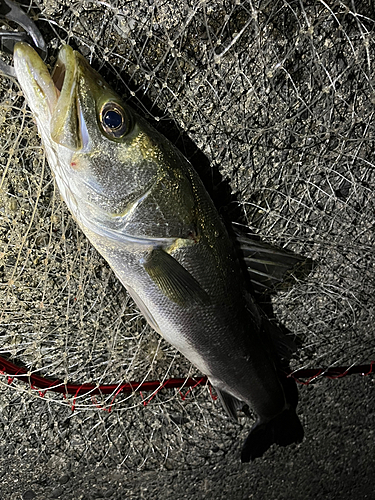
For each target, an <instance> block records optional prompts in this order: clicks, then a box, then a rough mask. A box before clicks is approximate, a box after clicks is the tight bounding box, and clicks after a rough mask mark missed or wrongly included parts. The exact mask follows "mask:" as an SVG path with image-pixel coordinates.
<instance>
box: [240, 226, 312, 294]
mask: <svg viewBox="0 0 375 500" xmlns="http://www.w3.org/2000/svg"><path fill="white" fill-rule="evenodd" d="M234 230H235V234H236V240H237V242H238V244H239V246H240V250H241V253H242V257H243V259H244V261H245V263H246V266H247V270H248V273H249V277H250V281H251V283H252V286H253V290H254V292H256V293H260V294H262V293H272V292H276V291H280V290H285V289H288V288H290V287H291V286H293V284H295V282H296V281H297V280H300V279H303V278H305V277H306V276H307V275H308V274H309V273H310V272H311V270H312V269H313V266H314V262H313V260H312V259H310V258H308V257H303V256H301V255H297V254H295V253H293V252H290V251H288V250H284V249H282V248H277V247H275V246H273V245H270V244H268V243H264V242H262V241H258V240H255V239H254V238H252V237H251V236H249V235H247V234H246V233H240V232H239V231H238V229H237V227H235V228H234Z"/></svg>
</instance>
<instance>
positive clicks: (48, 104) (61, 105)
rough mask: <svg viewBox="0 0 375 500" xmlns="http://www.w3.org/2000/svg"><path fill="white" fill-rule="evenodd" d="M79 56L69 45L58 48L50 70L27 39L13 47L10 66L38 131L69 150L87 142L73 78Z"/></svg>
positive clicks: (75, 81)
mask: <svg viewBox="0 0 375 500" xmlns="http://www.w3.org/2000/svg"><path fill="white" fill-rule="evenodd" d="M79 60H80V58H79V56H78V53H76V52H75V51H74V50H73V49H72V48H71V47H70V46H69V45H63V47H62V48H61V49H60V51H59V54H58V57H57V61H56V64H55V67H54V69H53V71H52V74H50V73H49V71H48V68H47V66H46V65H45V64H44V62H43V61H42V59H41V58H40V57H39V55H38V54H37V52H36V51H35V50H34V49H33V48H32V47H31V46H30V45H28V44H27V43H24V42H20V43H17V44H16V45H15V48H14V68H15V71H16V75H17V79H18V81H19V83H20V85H21V88H22V90H23V92H24V94H25V97H26V100H27V102H28V104H29V106H30V108H31V110H32V112H33V115H34V116H35V118H36V121H37V122H38V125H39V127H40V129H41V130H42V131H45V132H46V134H47V135H48V136H49V137H50V138H51V139H52V140H53V141H54V142H56V143H57V144H60V145H62V146H65V147H67V148H69V149H71V150H73V151H78V150H80V149H82V148H83V147H84V145H85V143H86V142H87V130H86V127H85V124H84V120H83V117H82V112H81V109H80V104H79V99H78V94H77V82H78V79H79V78H78V77H79V75H78V73H79V71H78V66H79Z"/></svg>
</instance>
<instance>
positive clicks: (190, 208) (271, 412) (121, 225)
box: [14, 43, 303, 461]
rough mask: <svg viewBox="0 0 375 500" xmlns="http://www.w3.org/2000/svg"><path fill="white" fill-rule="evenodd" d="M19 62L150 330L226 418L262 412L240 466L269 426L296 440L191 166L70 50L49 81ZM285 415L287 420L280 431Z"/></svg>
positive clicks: (36, 62) (24, 58) (74, 204)
mask: <svg viewBox="0 0 375 500" xmlns="http://www.w3.org/2000/svg"><path fill="white" fill-rule="evenodd" d="M14 60H15V61H14V64H15V70H16V74H17V78H18V81H19V83H20V85H21V87H22V89H23V92H24V94H25V96H26V99H27V101H28V104H29V106H30V108H31V110H32V112H33V115H34V117H35V120H36V122H37V126H38V130H39V132H40V135H41V138H42V142H43V145H44V149H45V152H46V155H47V159H48V161H49V164H50V166H51V169H52V171H53V173H54V176H55V179H56V182H57V185H58V187H59V190H60V193H61V195H62V197H63V199H64V200H65V202H66V204H67V206H68V207H69V209H70V211H71V213H72V214H73V217H74V218H75V220H76V221H77V223H78V225H79V226H80V228H81V229H82V231H83V232H84V233H85V234H86V236H87V237H88V239H89V240H90V241H91V243H92V244H93V245H94V246H95V248H96V249H97V250H98V251H99V252H100V254H101V255H102V256H103V257H104V258H105V259H106V260H107V262H108V263H109V265H110V266H111V268H112V269H113V270H114V272H115V274H116V275H117V277H118V278H119V280H120V281H121V283H122V284H123V285H124V286H125V287H126V288H127V290H128V291H129V293H130V295H131V296H132V297H133V299H134V300H135V302H136V303H137V305H138V306H139V308H140V310H141V312H142V313H143V314H144V316H145V317H146V319H147V321H148V322H149V324H150V325H151V326H152V328H154V329H155V330H156V331H157V332H159V333H160V334H161V335H162V336H163V337H164V338H165V339H166V340H167V341H168V342H170V343H171V344H172V345H173V346H175V347H176V348H177V349H178V350H179V351H180V352H181V353H182V354H183V355H185V356H186V357H187V358H188V359H189V360H190V361H191V362H192V363H193V364H194V365H195V366H196V367H197V368H198V369H199V370H200V371H201V372H202V373H204V374H205V375H207V376H208V377H209V379H210V381H211V383H212V384H213V386H214V387H215V388H217V389H218V391H219V394H220V395H221V398H222V400H223V403H224V405H225V406H226V408H227V410H228V411H229V413H231V414H234V413H235V406H236V401H239V402H243V403H247V404H248V405H249V406H251V407H252V408H253V409H254V410H255V412H256V413H257V415H258V417H259V418H258V424H257V425H256V426H255V427H254V429H253V431H252V433H250V436H249V438H248V441H247V444H246V445H245V448H246V450H247V451H246V450H245V452H243V456H242V458H243V460H244V461H248V460H249V459H252V458H255V457H256V456H259V455H260V454H261V453H262V452H263V451H264V450H263V448H264V447H265V445H264V444H259V443H258V442H257V441H259V440H260V441H262V440H263V442H265V441H267V439H266V440H264V436H263V434H264V433H266V434H267V433H268V434H269V428H270V425H273V424H270V422H271V423H272V422H277V424H276V426H278V427H279V428H280V429H279V430H278V431H277V432H281V433H283V435H286V434H288V433H289V435H290V436H291V437H289V438H285V439H284V438H280V439H279V438H277V437H276V438H275V437H274V438H273V441H272V439H271V438H270V439H269V440H271V441H272V442H277V443H279V444H289V443H290V442H295V441H300V440H301V439H302V436H303V431H302V427H301V425H300V423H299V421H298V417H297V416H296V415H295V413H294V408H292V407H291V405H290V404H289V402H288V401H287V397H286V394H285V390H284V385H285V384H283V382H282V380H281V379H280V375H279V373H278V370H277V368H276V366H275V360H274V357H273V355H272V353H271V349H270V348H269V343H268V339H267V338H266V337H267V334H266V332H265V329H264V327H263V323H264V320H263V318H262V316H261V314H260V313H259V311H258V308H257V306H256V305H255V303H254V301H253V299H252V298H251V296H250V295H249V294H247V293H245V292H244V290H245V286H244V276H243V274H242V271H241V268H240V263H239V261H238V258H237V255H236V252H235V250H234V246H233V243H232V241H231V239H230V237H229V236H228V233H227V230H226V228H225V226H224V224H223V223H222V221H221V219H220V217H219V215H218V213H217V210H216V209H215V207H214V205H213V203H212V201H211V199H210V197H209V196H208V194H207V192H206V190H205V188H204V187H203V185H202V182H201V180H200V178H199V177H198V175H197V174H196V172H195V171H194V169H193V168H192V166H191V164H190V163H189V162H188V160H187V159H186V158H185V157H184V156H183V155H182V154H181V153H180V152H179V151H178V150H177V149H176V148H175V147H174V146H173V145H172V144H171V143H170V142H169V141H168V140H167V139H166V138H165V137H164V136H162V135H161V134H159V133H158V132H157V131H155V130H154V129H153V128H152V127H151V126H150V125H149V124H148V123H147V122H146V121H145V120H144V119H143V118H141V117H140V116H138V115H137V114H136V113H135V112H134V111H133V110H132V109H130V108H129V107H128V106H126V105H125V104H124V103H123V102H122V100H121V99H120V98H119V96H118V95H117V94H115V93H114V92H113V91H112V90H111V89H110V88H109V86H108V85H107V84H106V83H105V82H104V81H103V80H102V78H101V77H100V75H98V74H97V73H96V72H95V71H94V70H92V68H91V67H90V66H89V64H88V63H87V61H86V60H85V59H84V58H83V57H82V56H81V55H80V54H79V53H77V52H74V51H73V50H72V49H71V47H69V46H63V47H62V49H61V50H60V53H59V57H58V61H57V64H56V67H55V70H54V72H53V74H52V76H51V75H50V74H49V72H48V70H47V68H46V66H45V64H44V63H43V62H42V61H41V59H40V58H39V57H38V55H37V54H36V53H35V52H34V50H33V49H32V48H31V47H30V46H28V45H27V44H24V43H20V44H18V45H16V48H15V53H14ZM280 415H284V416H285V415H287V418H284V416H283V417H282V419H281V420H282V423H280V421H281V420H280ZM284 420H285V421H286V423H285V422H284ZM267 426H268V430H267ZM288 427H289V430H288V429H287V431H285V428H288ZM290 428H295V431H293V430H290ZM272 432H274V431H272ZM277 432H276V433H277ZM262 433H263V434H262ZM274 434H275V432H274ZM251 436H253V437H252V438H251V439H250V437H251ZM254 436H255V438H254ZM262 436H263V437H262ZM249 439H250V441H249ZM284 441H285V443H284ZM268 446H269V445H268ZM268 446H267V447H268ZM249 450H250V451H249ZM259 450H261V451H259Z"/></svg>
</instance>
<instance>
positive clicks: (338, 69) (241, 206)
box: [0, 0, 375, 467]
mask: <svg viewBox="0 0 375 500" xmlns="http://www.w3.org/2000/svg"><path fill="white" fill-rule="evenodd" d="M31 15H33V16H34V19H36V22H37V25H38V27H39V29H40V30H41V31H42V33H43V35H44V36H45V38H46V40H47V41H48V46H49V54H50V55H49V58H48V63H49V64H50V65H51V67H52V66H53V63H54V61H55V59H56V55H57V49H58V47H59V46H60V45H61V43H63V42H66V43H70V44H71V45H73V47H74V48H76V49H78V50H79V51H80V52H81V53H82V54H83V55H84V56H85V57H86V58H87V59H88V60H89V61H90V63H91V64H92V65H93V66H94V67H95V69H97V70H98V71H99V72H100V73H101V74H102V75H103V77H104V78H105V79H106V80H107V81H109V82H110V83H111V84H112V86H113V87H114V88H115V90H117V91H118V92H119V93H120V94H123V95H125V96H126V99H127V101H128V102H129V104H130V105H131V106H133V107H135V108H137V109H138V111H139V112H140V113H141V114H143V115H144V116H146V118H147V119H148V120H149V121H150V122H151V123H152V124H153V125H154V126H155V127H156V128H158V129H159V130H160V131H162V132H163V133H165V134H166V135H167V136H168V137H169V138H170V139H171V140H172V141H173V142H174V143H176V144H177V146H178V147H179V148H180V149H181V150H182V151H183V152H184V154H185V155H186V156H187V157H188V158H189V159H190V160H191V162H192V163H193V165H194V166H195V168H196V169H197V170H198V172H199V173H200V174H201V175H202V177H203V178H204V179H205V182H206V183H207V184H208V185H210V186H211V192H212V194H213V197H214V200H215V202H216V204H217V205H218V207H219V209H220V211H221V213H222V214H223V215H224V216H225V217H226V218H227V220H228V219H229V218H232V219H233V220H234V221H235V222H237V223H239V224H241V225H244V226H246V227H247V229H248V230H249V231H250V232H252V233H253V234H255V235H258V236H260V237H261V238H262V239H263V240H265V241H267V242H269V243H272V244H276V245H278V246H280V247H285V248H288V249H290V250H293V251H295V252H297V253H299V254H303V255H306V256H309V257H312V258H313V259H314V260H315V261H316V262H317V265H316V267H315V269H314V270H313V272H312V273H311V274H310V275H309V276H308V277H307V278H306V279H305V280H303V281H300V282H296V284H295V285H294V286H293V287H292V288H290V289H288V290H286V291H282V292H279V293H277V294H276V295H275V296H274V297H273V307H274V311H275V315H276V317H277V319H278V320H279V321H280V322H281V323H282V324H284V325H285V326H286V327H287V328H288V329H290V330H291V331H292V332H294V333H295V334H296V335H298V337H299V338H300V339H301V340H302V342H303V343H302V347H301V348H300V349H299V351H298V352H297V353H296V354H295V356H294V358H293V360H292V368H293V369H295V370H297V369H301V368H314V367H322V368H328V367H332V366H339V365H347V366H352V365H357V364H366V363H368V362H369V361H370V360H372V359H373V358H374V348H373V335H374V333H373V332H374V327H373V324H374V298H373V297H374V285H375V280H374V262H375V260H374V194H373V192H374V180H375V173H374V154H373V151H374V135H373V134H374V130H373V114H374V104H375V92H374V86H373V85H374V80H373V76H372V74H373V65H374V61H373V58H374V34H373V30H374V18H375V16H374V12H373V11H372V10H371V9H370V7H369V4H368V3H367V2H349V1H347V2H327V3H325V2H324V1H320V2H299V1H290V0H288V1H287V0H284V1H270V2H253V1H224V2H220V1H218V2H214V1H213V2H204V1H191V2H187V1H184V2H170V3H169V2H163V1H155V2H145V1H140V2H137V1H135V2H129V3H123V2H111V3H105V2H86V1H78V2H70V1H65V2H64V3H61V2H54V1H48V2H47V1H46V2H36V3H35V4H34V10H31ZM0 132H1V133H0V141H1V150H0V169H1V172H0V173H1V190H0V234H1V238H0V276H1V285H0V294H1V295H0V297H1V298H0V301H1V324H0V328H1V330H0V356H3V357H5V358H6V359H8V360H10V361H12V362H13V363H15V364H18V365H19V366H23V367H26V369H27V370H28V371H29V372H30V373H35V374H37V375H40V376H44V377H51V378H58V379H60V380H62V381H63V382H68V381H69V382H73V383H74V384H87V383H91V384H94V385H96V386H98V385H101V384H121V383H123V382H124V381H138V382H142V381H150V380H160V381H161V382H163V381H165V380H166V379H169V378H174V377H176V378H186V379H188V378H189V377H197V378H199V377H200V375H201V374H200V373H199V372H197V370H196V369H195V368H194V367H193V366H191V365H190V364H189V363H188V362H187V361H186V359H185V358H184V357H183V356H181V355H180V354H179V353H178V352H176V351H175V350H174V349H173V348H172V347H171V346H170V345H168V344H167V343H165V342H164V341H163V340H161V339H160V338H159V336H158V335H157V334H156V333H154V332H153V331H151V329H150V328H149V327H148V326H147V325H146V323H145V320H144V319H143V318H142V316H141V315H140V313H139V311H138V310H137V308H136V307H135V305H134V304H133V302H132V300H131V299H130V298H129V297H128V295H127V294H126V291H125V290H124V289H123V287H122V286H121V284H120V283H119V282H118V281H117V279H116V277H115V276H114V274H113V273H112V271H111V270H110V269H109V267H108V265H107V264H106V263H105V262H104V260H103V259H102V258H101V257H100V256H99V255H98V253H97V252H96V251H95V250H94V249H93V248H92V247H91V245H90V243H89V242H88V241H87V240H86V238H85V237H84V236H83V234H82V233H81V232H80V230H79V229H78V228H77V226H76V225H75V223H74V221H73V220H72V219H71V216H70V214H69V213H68V211H67V209H66V207H65V205H64V203H63V202H62V201H61V199H60V197H59V194H58V192H57V188H56V187H55V184H54V181H53V178H52V176H51V172H50V169H49V167H48V165H47V164H46V162H45V158H44V153H43V150H42V149H41V146H40V140H39V138H38V135H37V131H36V127H35V125H34V123H33V120H32V117H31V114H30V112H29V110H28V108H27V107H26V105H25V102H24V99H23V96H22V93H21V91H20V90H19V87H18V85H17V84H16V83H15V82H11V81H10V80H9V79H7V78H0ZM10 382H11V383H10ZM1 392H2V396H1V398H2V400H1V401H2V403H1V404H2V406H3V408H4V411H5V412H6V415H8V416H7V419H8V424H7V425H8V426H9V425H10V426H11V424H12V422H13V421H14V420H15V419H16V418H17V417H16V416H17V411H18V410H17V408H19V407H20V406H23V405H26V406H27V405H29V406H31V407H32V406H33V405H40V402H39V399H40V398H42V400H43V404H44V405H45V407H46V408H48V409H49V410H48V411H46V413H45V414H44V415H43V417H41V422H40V423H39V424H38V425H41V426H42V425H46V426H47V427H48V425H50V419H52V417H51V416H50V415H51V412H57V413H58V415H59V417H58V422H59V424H58V425H59V426H62V427H63V426H64V425H68V424H67V423H66V422H69V419H70V418H72V417H71V407H72V406H74V408H75V414H76V415H77V414H78V415H79V417H77V418H80V419H81V424H79V425H82V426H83V427H84V428H85V431H82V434H81V435H79V433H78V434H77V436H76V440H77V444H76V445H74V446H76V447H75V448H74V446H73V445H72V444H64V445H63V444H61V443H60V450H63V449H64V446H67V447H68V448H69V449H70V450H72V449H73V448H74V450H78V451H74V453H76V454H77V456H78V455H80V454H82V453H84V452H85V450H86V451H87V449H88V447H89V443H90V446H91V448H92V451H91V453H92V455H93V456H102V455H103V454H102V455H100V453H99V452H97V451H96V450H95V447H94V445H93V444H92V439H93V436H96V435H97V434H98V433H100V434H104V436H105V440H107V444H108V447H107V451H106V452H105V454H104V456H106V455H107V454H109V455H111V454H112V455H111V456H112V457H113V459H114V460H116V461H117V463H126V464H127V465H128V466H129V467H132V466H134V467H135V466H136V467H143V466H145V464H146V463H147V464H148V466H149V467H153V466H154V465H155V464H160V460H162V462H163V463H167V462H168V460H172V461H173V459H174V458H173V457H174V454H175V453H177V454H178V456H179V460H181V449H182V450H183V456H184V457H185V458H184V460H186V463H188V464H189V466H191V465H194V464H195V463H197V464H199V463H200V462H199V461H200V460H202V457H201V456H199V455H198V456H197V455H192V453H191V452H190V451H189V440H190V439H191V435H192V434H193V433H194V432H200V433H204V434H205V439H206V440H207V442H210V440H211V439H212V440H217V436H218V435H222V436H223V437H222V438H221V439H222V443H223V446H226V444H227V443H228V442H231V440H232V439H234V438H237V435H238V434H239V433H240V429H239V428H237V427H235V426H233V425H232V424H230V423H228V422H227V420H226V417H225V415H224V413H223V411H222V410H221V407H220V404H219V403H218V402H216V401H215V399H214V398H213V397H211V394H210V389H209V387H208V386H207V385H203V386H199V387H197V388H195V389H194V390H192V391H190V392H189V394H188V395H186V397H184V398H182V397H181V394H180V392H179V390H178V389H172V390H165V389H163V390H162V391H159V392H158V393H157V395H150V394H149V393H147V394H145V393H142V392H139V391H137V392H135V393H133V394H128V393H124V392H120V393H118V394H117V392H116V390H114V391H113V392H112V393H111V394H109V395H102V396H101V395H96V396H95V399H93V397H92V395H90V394H78V395H77V396H67V397H65V398H64V396H63V395H61V394H56V393H54V392H51V391H48V392H47V393H44V392H43V393H41V392H38V391H37V390H35V389H34V388H33V387H32V384H30V383H29V384H27V383H26V384H25V383H24V382H20V381H19V382H17V380H16V379H14V380H9V379H8V378H7V376H6V375H4V376H3V377H1ZM186 392H187V389H182V393H183V395H185V394H186ZM145 402H148V404H147V405H145ZM56 406H57V407H58V408H57V409H55V408H56ZM108 409H111V412H109V411H107V412H106V411H103V410H108ZM166 422H167V423H168V432H167V433H166V432H165V425H166ZM85 425H86V427H85ZM103 429H104V430H103ZM197 429H200V431H198V430H197ZM221 431H223V432H221ZM3 432H5V431H4V430H3ZM77 432H78V431H77ZM32 436H34V438H35V439H37V438H36V436H37V433H36V432H34V431H33V429H32V428H30V437H31V438H32ZM88 436H89V437H88ZM215 442H216V441H215ZM35 446H36V447H38V446H42V444H40V443H39V445H38V444H36V445H35ZM72 453H73V452H72ZM202 453H203V451H202ZM96 460H99V459H98V458H96ZM101 460H104V458H103V456H102V458H101Z"/></svg>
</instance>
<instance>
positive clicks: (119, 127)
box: [99, 102, 131, 139]
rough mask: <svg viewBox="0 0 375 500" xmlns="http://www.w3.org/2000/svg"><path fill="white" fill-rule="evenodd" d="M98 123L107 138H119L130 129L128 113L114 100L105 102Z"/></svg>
mask: <svg viewBox="0 0 375 500" xmlns="http://www.w3.org/2000/svg"><path fill="white" fill-rule="evenodd" d="M99 119H100V123H101V125H102V127H103V130H104V132H105V133H106V134H107V135H108V136H109V138H114V139H120V138H121V137H123V136H124V135H126V134H127V133H128V132H130V129H131V119H130V116H129V115H128V113H126V111H125V110H124V109H123V108H122V107H121V106H120V105H119V104H117V103H116V102H107V103H106V104H104V105H103V107H102V109H101V110H100V114H99Z"/></svg>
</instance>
